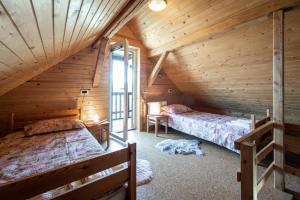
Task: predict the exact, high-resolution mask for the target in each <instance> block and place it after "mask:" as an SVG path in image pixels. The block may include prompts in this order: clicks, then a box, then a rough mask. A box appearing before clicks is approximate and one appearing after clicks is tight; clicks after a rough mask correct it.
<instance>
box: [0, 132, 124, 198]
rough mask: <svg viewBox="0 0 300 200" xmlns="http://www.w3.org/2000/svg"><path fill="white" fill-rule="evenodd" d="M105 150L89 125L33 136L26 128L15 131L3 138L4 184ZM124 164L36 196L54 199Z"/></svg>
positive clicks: (0, 176) (0, 178)
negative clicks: (26, 135) (87, 127)
mask: <svg viewBox="0 0 300 200" xmlns="http://www.w3.org/2000/svg"><path fill="white" fill-rule="evenodd" d="M104 153H105V150H104V149H103V147H102V146H101V145H100V144H99V143H98V142H97V140H96V139H95V138H94V137H93V135H92V134H91V133H90V132H89V131H88V130H87V129H86V128H84V129H77V130H71V131H61V132H57V133H49V134H43V135H36V136H31V137H25V136H24V132H22V131H20V132H15V133H12V134H9V135H7V136H6V137H4V138H1V139H0V186H1V184H3V183H7V182H10V181H14V180H16V179H19V178H24V177H27V176H31V175H34V174H37V173H42V172H45V171H48V170H51V169H54V168H57V167H61V166H65V165H68V164H72V163H74V162H78V161H80V160H83V159H87V158H92V157H95V156H99V155H102V154H104ZM122 167H124V165H118V166H116V167H113V168H110V169H107V170H105V171H102V172H99V173H97V174H94V175H92V176H89V177H86V178H85V179H82V180H79V181H75V182H72V183H70V184H68V185H65V186H62V187H60V188H57V189H54V190H51V191H48V192H46V193H43V194H41V195H38V196H36V197H34V198H32V199H51V198H53V197H54V196H56V195H58V194H60V193H63V192H65V191H67V190H70V189H73V188H76V187H78V186H80V185H82V184H83V183H86V182H89V181H92V180H94V179H95V178H99V177H105V176H108V175H110V174H112V173H113V172H115V171H117V170H120V169H121V168H122ZM123 190H124V189H122V188H117V189H116V190H114V191H111V192H110V193H109V194H108V196H105V197H103V199H111V198H112V199H115V197H117V196H120V191H121V193H122V191H123ZM121 196H122V195H121Z"/></svg>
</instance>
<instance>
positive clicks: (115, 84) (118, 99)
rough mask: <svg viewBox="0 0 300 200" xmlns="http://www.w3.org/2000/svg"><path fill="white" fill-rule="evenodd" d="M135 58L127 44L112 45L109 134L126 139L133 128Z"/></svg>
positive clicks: (125, 42)
mask: <svg viewBox="0 0 300 200" xmlns="http://www.w3.org/2000/svg"><path fill="white" fill-rule="evenodd" d="M134 60H135V57H134V52H133V51H131V50H130V49H129V48H128V42H127V41H124V42H123V43H120V44H117V45H114V46H113V47H112V49H111V54H110V79H111V81H110V83H111V84H110V121H111V129H110V130H111V134H112V135H113V136H114V137H116V138H118V139H120V140H122V141H126V140H127V139H128V130H131V129H134V128H135V121H136V120H135V107H136V106H135V82H136V81H135V77H136V76H135V64H134V63H135V61H134Z"/></svg>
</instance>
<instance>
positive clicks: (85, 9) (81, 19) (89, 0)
mask: <svg viewBox="0 0 300 200" xmlns="http://www.w3.org/2000/svg"><path fill="white" fill-rule="evenodd" d="M93 2H94V0H84V2H83V4H82V7H81V11H80V14H79V16H78V19H77V23H76V26H75V28H74V31H73V34H72V37H71V42H70V45H69V51H70V50H71V49H72V47H73V45H74V44H75V43H76V39H77V37H78V35H79V32H80V30H81V29H82V27H83V25H84V24H85V21H86V18H87V16H88V13H89V12H90V10H91V8H92V5H93Z"/></svg>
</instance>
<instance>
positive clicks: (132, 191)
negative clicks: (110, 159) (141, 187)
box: [128, 143, 136, 200]
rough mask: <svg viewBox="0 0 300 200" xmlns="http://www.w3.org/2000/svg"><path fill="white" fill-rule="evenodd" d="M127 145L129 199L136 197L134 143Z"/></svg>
mask: <svg viewBox="0 0 300 200" xmlns="http://www.w3.org/2000/svg"><path fill="white" fill-rule="evenodd" d="M128 147H129V159H130V162H129V169H130V171H129V172H130V178H129V182H128V197H129V199H130V200H135V199H136V144H135V143H133V144H128Z"/></svg>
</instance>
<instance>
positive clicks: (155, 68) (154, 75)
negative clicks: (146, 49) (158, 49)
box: [148, 51, 169, 87]
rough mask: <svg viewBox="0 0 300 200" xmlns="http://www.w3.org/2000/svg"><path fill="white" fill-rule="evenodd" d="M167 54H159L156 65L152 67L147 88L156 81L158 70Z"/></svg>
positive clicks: (166, 52)
mask: <svg viewBox="0 0 300 200" xmlns="http://www.w3.org/2000/svg"><path fill="white" fill-rule="evenodd" d="M168 54H169V52H168V51H165V52H163V53H162V54H161V56H160V58H159V60H158V61H157V63H156V65H155V66H154V68H153V70H152V72H151V74H150V76H149V79H148V87H151V86H152V85H153V83H154V81H155V80H156V78H157V76H158V74H159V72H160V70H161V69H162V63H163V62H164V60H165V59H166V58H167V56H168Z"/></svg>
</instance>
